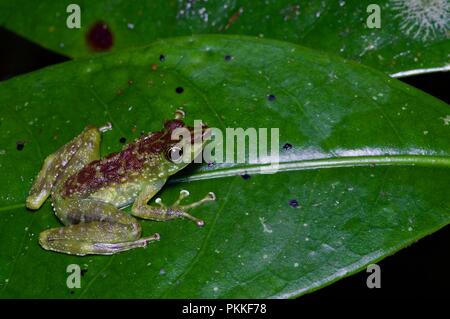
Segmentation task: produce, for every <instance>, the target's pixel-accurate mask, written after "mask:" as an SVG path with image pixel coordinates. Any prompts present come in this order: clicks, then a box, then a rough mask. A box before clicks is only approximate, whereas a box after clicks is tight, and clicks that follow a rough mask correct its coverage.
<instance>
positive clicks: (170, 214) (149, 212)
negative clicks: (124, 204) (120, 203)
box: [131, 188, 216, 227]
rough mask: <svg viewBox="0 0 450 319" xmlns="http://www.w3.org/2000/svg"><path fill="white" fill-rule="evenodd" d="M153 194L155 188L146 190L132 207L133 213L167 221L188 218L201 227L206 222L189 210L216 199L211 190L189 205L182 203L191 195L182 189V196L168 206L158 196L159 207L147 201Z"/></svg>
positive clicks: (145, 217) (141, 216)
mask: <svg viewBox="0 0 450 319" xmlns="http://www.w3.org/2000/svg"><path fill="white" fill-rule="evenodd" d="M153 194H154V190H152V189H151V188H149V189H147V190H144V191H143V192H142V194H140V195H139V196H138V198H137V199H136V201H135V202H134V204H133V207H132V208H131V213H132V214H133V215H134V216H137V217H140V218H144V219H152V220H159V221H166V220H171V219H176V218H186V219H189V220H192V221H194V222H195V223H196V224H197V226H199V227H201V226H203V225H204V224H205V222H204V221H203V220H201V219H199V218H197V217H194V216H192V215H191V214H189V213H188V211H189V210H190V209H192V208H194V207H198V206H200V205H202V204H203V203H206V202H210V201H214V200H215V199H216V195H215V194H214V193H213V192H210V193H208V194H207V195H206V196H205V197H204V198H202V199H201V200H199V201H197V202H194V203H191V204H188V205H181V201H182V200H183V199H185V198H186V197H188V196H189V192H188V191H187V190H182V191H180V196H179V197H178V199H177V200H176V201H175V202H174V203H173V204H172V206H169V207H167V206H166V205H164V204H163V202H162V200H161V198H157V199H156V200H155V203H156V204H157V205H158V207H155V206H151V205H147V201H148V200H149V199H150V198H151V196H152V195H153Z"/></svg>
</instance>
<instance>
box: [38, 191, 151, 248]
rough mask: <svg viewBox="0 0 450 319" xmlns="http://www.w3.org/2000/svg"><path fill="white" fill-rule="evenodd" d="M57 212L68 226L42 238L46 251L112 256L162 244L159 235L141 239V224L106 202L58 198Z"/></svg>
mask: <svg viewBox="0 0 450 319" xmlns="http://www.w3.org/2000/svg"><path fill="white" fill-rule="evenodd" d="M55 209H56V210H57V213H58V215H60V216H63V218H62V220H63V222H64V223H65V224H66V225H67V226H65V227H58V228H52V229H48V230H46V231H44V232H42V233H41V234H40V236H39V243H40V245H41V246H42V247H43V248H44V249H47V250H53V251H57V252H61V253H66V254H71V255H81V256H83V255H88V254H98V255H112V254H115V253H118V252H121V251H125V250H130V249H133V248H138V247H145V246H146V245H147V243H148V242H150V241H154V240H159V234H154V235H153V236H150V237H146V238H140V237H141V227H140V225H139V223H138V221H137V220H136V219H135V218H133V217H132V216H130V215H128V214H125V213H123V212H122V211H120V210H119V209H117V208H116V207H115V206H114V205H112V204H109V203H106V202H101V201H96V200H91V199H62V198H58V199H57V201H56V205H55Z"/></svg>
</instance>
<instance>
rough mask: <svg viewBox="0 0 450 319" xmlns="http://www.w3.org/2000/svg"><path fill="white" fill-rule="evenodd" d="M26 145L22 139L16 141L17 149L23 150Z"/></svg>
mask: <svg viewBox="0 0 450 319" xmlns="http://www.w3.org/2000/svg"><path fill="white" fill-rule="evenodd" d="M24 147H25V142H22V141H17V142H16V149H17V150H18V151H21V150H23V148H24Z"/></svg>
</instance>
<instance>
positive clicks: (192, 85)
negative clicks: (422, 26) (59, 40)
mask: <svg viewBox="0 0 450 319" xmlns="http://www.w3.org/2000/svg"><path fill="white" fill-rule="evenodd" d="M160 54H163V55H164V56H165V60H164V61H163V62H161V61H160ZM225 56H229V57H231V58H230V59H225V58H224V57H225ZM180 86H181V87H183V88H184V92H183V93H181V94H178V93H176V90H175V89H176V88H177V87H180ZM268 95H273V96H274V98H271V99H268ZM0 104H1V105H2V109H1V113H0V130H1V136H0V145H1V148H0V167H1V172H2V183H1V184H0V265H1V268H0V291H1V292H0V296H2V297H190V298H191V297H281V298H285V297H292V296H298V295H302V294H304V293H307V292H311V291H313V290H316V289H319V288H321V287H323V286H325V285H328V284H330V283H332V282H334V281H336V280H338V279H340V278H342V277H345V276H348V275H350V274H353V273H355V272H357V271H359V270H361V269H363V268H364V267H365V266H366V265H367V264H370V263H373V262H376V261H377V260H379V259H381V258H384V257H386V256H388V255H390V254H392V253H394V252H395V251H397V250H399V249H401V248H403V247H405V246H407V245H410V244H411V243H413V242H415V241H416V240H418V239H419V238H422V237H424V236H426V235H428V234H430V233H432V232H434V231H436V230H437V229H439V228H441V227H443V226H445V225H447V224H448V223H449V222H450V202H449V201H448V198H449V195H450V194H449V193H450V179H449V178H448V176H449V170H450V154H449V153H450V139H449V134H450V126H449V125H448V124H449V122H450V120H449V119H450V115H449V114H450V109H449V106H448V105H447V104H445V103H443V102H441V101H439V100H437V99H435V98H433V97H431V96H429V95H427V94H424V93H422V92H420V91H418V90H416V89H413V88H411V87H409V86H407V85H405V84H403V83H401V82H399V81H397V80H395V79H391V78H389V77H387V76H386V75H384V74H382V73H380V72H378V71H374V70H372V69H369V68H366V67H363V66H360V65H357V64H354V63H351V62H346V61H343V60H341V59H339V58H337V57H333V56H327V55H324V54H321V53H318V52H316V51H313V50H309V49H305V48H302V47H299V46H295V45H292V44H289V43H283V42H278V41H269V40H263V39H255V38H250V37H241V36H229V37H226V36H198V37H188V38H178V39H170V40H163V41H160V42H157V43H155V44H153V45H151V46H148V47H143V48H140V49H136V50H130V51H123V52H120V53H115V54H106V55H99V56H96V57H95V58H90V59H84V60H78V61H74V62H68V63H64V64H62V65H57V66H54V67H50V68H47V69H45V70H42V71H38V72H34V73H31V74H28V75H24V76H20V77H17V78H15V79H12V80H9V81H7V82H3V83H1V84H0ZM180 106H183V108H184V110H185V111H186V113H187V119H188V122H190V123H192V121H193V120H194V119H202V120H203V121H204V122H206V123H207V124H208V125H209V126H210V127H217V128H219V129H222V130H225V128H226V127H242V128H250V127H254V128H279V130H280V156H281V162H280V167H279V171H278V172H277V173H274V174H261V170H260V166H261V164H248V163H244V164H234V165H223V164H217V165H215V166H213V167H209V166H208V165H206V164H204V165H203V164H202V165H200V164H199V165H197V166H195V165H193V166H191V168H190V169H187V170H186V171H184V172H183V174H180V175H178V176H175V177H174V178H172V179H171V181H170V183H169V184H168V185H166V186H165V187H164V189H163V191H162V192H161V193H160V194H159V195H158V196H161V197H162V198H163V200H164V201H165V202H167V203H170V202H171V201H173V200H174V199H175V198H176V196H177V195H178V192H179V191H180V189H188V190H189V191H190V192H191V194H192V196H191V197H190V200H195V199H198V198H200V197H202V196H204V194H206V193H207V192H209V191H213V192H215V193H216V194H217V198H218V200H217V201H216V202H214V203H210V204H208V205H207V206H204V207H202V208H197V209H194V211H193V214H195V215H198V216H200V217H202V218H204V219H205V221H206V225H205V227H204V228H201V229H199V228H197V227H196V226H195V225H194V224H193V223H191V222H188V221H184V220H177V221H172V222H167V223H158V222H151V221H142V225H143V230H144V234H152V233H153V232H155V231H157V232H159V233H160V234H161V238H162V239H161V241H160V242H157V243H154V244H151V245H150V246H149V247H147V249H135V250H132V251H128V252H124V253H121V254H118V255H115V256H90V257H76V256H67V255H63V254H58V253H53V252H48V251H44V250H43V249H42V248H40V246H39V245H38V242H37V237H38V234H39V232H41V231H43V230H45V229H47V228H49V227H56V226H57V225H59V222H58V221H57V219H56V217H55V216H54V214H53V213H52V211H51V208H50V204H49V203H46V204H45V206H44V207H43V208H41V209H40V210H39V211H37V212H34V213H33V212H29V211H27V210H26V209H25V208H24V201H25V197H26V195H27V192H28V190H29V188H30V186H31V183H32V180H33V178H34V177H35V175H36V174H37V172H38V170H39V168H40V166H41V164H42V161H43V159H44V158H45V156H46V155H48V154H50V153H52V152H53V151H55V150H56V149H57V148H58V147H60V146H61V145H62V144H64V143H65V142H67V141H68V140H70V139H71V138H72V137H73V136H75V135H76V134H78V133H79V132H80V131H81V130H82V129H83V127H84V126H85V125H87V124H95V125H98V126H99V125H102V124H105V122H107V121H111V122H112V123H113V126H114V129H113V130H112V131H111V132H107V133H104V137H103V144H102V153H103V154H106V153H108V152H112V151H116V150H118V149H120V148H121V145H120V143H119V140H120V138H121V137H126V138H127V139H128V140H131V139H132V138H135V137H137V136H139V134H140V132H141V131H143V130H146V131H154V130H159V129H160V128H161V125H162V121H163V120H165V119H168V118H171V117H172V116H173V113H174V111H175V109H176V108H177V107H180ZM18 141H19V142H20V143H24V147H23V149H22V150H19V149H20V147H17V144H16V142H18ZM287 143H288V144H290V145H291V146H292V148H290V147H289V145H287ZM19 145H21V144H19ZM243 174H247V175H248V176H245V177H246V178H242V177H241V176H240V175H243ZM248 177H250V178H248ZM292 200H297V202H298V204H299V206H298V207H293V206H295V205H293V202H291V201H292ZM69 264H79V265H80V266H81V267H82V268H83V269H86V270H87V272H86V273H85V274H84V276H83V278H82V282H81V289H73V290H72V291H73V295H72V294H71V289H68V288H67V287H66V278H67V275H68V274H67V273H66V267H67V266H68V265H69Z"/></svg>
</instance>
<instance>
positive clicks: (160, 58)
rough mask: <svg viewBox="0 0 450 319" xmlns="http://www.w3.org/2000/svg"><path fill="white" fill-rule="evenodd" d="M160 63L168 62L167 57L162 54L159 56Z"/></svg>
mask: <svg viewBox="0 0 450 319" xmlns="http://www.w3.org/2000/svg"><path fill="white" fill-rule="evenodd" d="M159 61H161V62H164V61H166V56H165V55H164V54H161V55H160V56H159Z"/></svg>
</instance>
